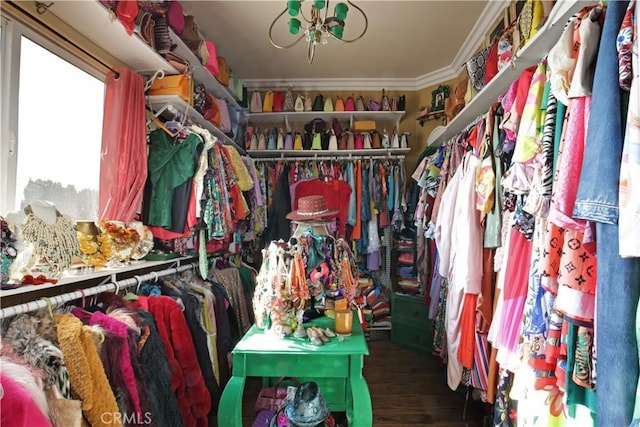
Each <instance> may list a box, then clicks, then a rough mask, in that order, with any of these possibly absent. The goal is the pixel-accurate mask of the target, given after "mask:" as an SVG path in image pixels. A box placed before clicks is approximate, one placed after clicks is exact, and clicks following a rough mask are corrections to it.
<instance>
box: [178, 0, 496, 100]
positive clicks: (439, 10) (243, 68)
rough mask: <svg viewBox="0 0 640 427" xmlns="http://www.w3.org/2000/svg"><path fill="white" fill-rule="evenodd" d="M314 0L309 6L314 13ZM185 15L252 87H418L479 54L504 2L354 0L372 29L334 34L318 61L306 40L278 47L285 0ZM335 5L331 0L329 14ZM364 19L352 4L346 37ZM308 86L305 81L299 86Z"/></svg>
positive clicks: (215, 5) (452, 73)
mask: <svg viewBox="0 0 640 427" xmlns="http://www.w3.org/2000/svg"><path fill="white" fill-rule="evenodd" d="M309 3H311V1H309V0H307V1H305V2H304V3H303V5H302V7H303V8H304V11H305V14H306V15H307V16H308V15H309V13H308V10H309V8H310V4H309ZM182 4H183V9H184V12H185V14H190V15H193V16H194V17H195V21H196V23H197V25H198V29H199V31H200V33H201V34H202V36H203V37H205V38H207V39H210V40H213V41H214V42H215V44H216V50H217V53H218V55H220V56H224V57H225V58H226V59H227V62H228V63H229V64H230V66H231V67H232V69H233V71H234V73H235V74H236V75H237V76H239V77H240V78H242V79H244V80H245V81H247V82H251V83H252V84H251V86H253V87H260V86H272V87H273V86H284V85H287V84H291V83H294V84H297V85H304V86H306V87H321V86H325V87H333V88H335V89H341V88H345V89H346V88H350V89H357V88H365V87H368V86H370V87H376V88H379V87H381V83H382V82H383V83H382V84H384V85H385V86H384V87H387V88H390V89H394V88H395V89H418V88H421V87H426V86H429V85H433V84H437V83H439V82H442V81H444V80H446V79H449V78H453V77H456V76H457V75H458V73H459V68H460V66H461V65H462V64H463V63H464V61H466V60H467V59H468V58H469V57H470V56H471V55H472V54H473V52H475V51H476V50H477V49H478V47H479V46H480V44H481V43H482V41H483V37H484V34H486V31H487V29H488V27H489V25H491V24H492V23H493V22H494V21H495V19H496V17H497V16H499V13H500V11H501V10H502V9H503V8H504V7H505V6H506V5H507V4H508V2H503V1H495V0H490V1H480V0H474V1H458V0H449V1H431V0H422V1H377V0H360V1H357V2H356V5H358V6H359V7H360V8H362V9H363V10H364V12H365V13H366V15H367V18H368V30H367V32H366V34H365V35H364V36H363V37H362V38H361V39H359V40H358V41H356V42H354V43H343V42H339V41H337V40H334V39H330V40H329V43H328V44H327V45H319V46H318V47H317V49H316V53H315V58H314V61H313V63H312V64H309V63H308V62H307V44H306V42H305V41H304V40H303V41H301V42H300V43H298V44H296V45H295V46H294V47H292V48H289V49H277V48H275V47H274V46H272V45H271V43H270V42H269V38H268V33H269V26H270V25H271V23H272V21H273V20H274V19H275V18H276V17H277V16H278V14H279V13H280V12H282V11H283V10H284V9H285V8H286V5H287V1H286V0H278V1H272V0H261V1H255V0H235V1H190V0H183V1H182ZM334 4H335V2H331V6H330V7H331V9H330V10H331V11H332V10H333V7H334V6H333V5H334ZM288 18H289V17H288V14H285V15H284V16H283V17H282V18H280V20H279V21H278V22H277V23H276V25H275V26H274V32H273V34H274V39H275V40H276V41H277V42H278V43H280V44H283V45H284V44H289V43H291V42H292V41H293V40H294V38H293V36H291V35H290V34H289V32H288V25H287V20H288ZM363 27H364V19H363V18H362V17H361V16H360V14H359V13H358V12H357V10H355V8H353V7H350V8H349V13H348V16H347V19H346V26H345V32H344V38H345V39H351V38H354V37H356V36H357V35H358V34H359V33H360V32H361V30H362V28H363ZM301 83H302V84H301Z"/></svg>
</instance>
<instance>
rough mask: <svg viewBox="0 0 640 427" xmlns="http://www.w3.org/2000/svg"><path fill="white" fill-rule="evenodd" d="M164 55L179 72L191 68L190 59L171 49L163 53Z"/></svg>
mask: <svg viewBox="0 0 640 427" xmlns="http://www.w3.org/2000/svg"><path fill="white" fill-rule="evenodd" d="M162 56H163V57H164V59H166V60H167V62H168V63H169V64H170V65H171V66H172V67H173V68H175V69H176V70H178V71H179V72H181V73H186V72H187V71H188V70H189V65H190V64H189V61H188V60H187V59H185V58H183V57H182V56H180V55H178V54H177V53H174V52H171V51H169V52H165V53H163V54H162Z"/></svg>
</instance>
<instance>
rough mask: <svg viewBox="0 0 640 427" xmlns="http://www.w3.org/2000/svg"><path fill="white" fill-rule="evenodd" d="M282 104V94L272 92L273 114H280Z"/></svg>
mask: <svg viewBox="0 0 640 427" xmlns="http://www.w3.org/2000/svg"><path fill="white" fill-rule="evenodd" d="M283 104H284V94H283V93H282V92H280V91H277V92H274V93H273V108H272V110H273V112H274V113H281V112H282V107H283Z"/></svg>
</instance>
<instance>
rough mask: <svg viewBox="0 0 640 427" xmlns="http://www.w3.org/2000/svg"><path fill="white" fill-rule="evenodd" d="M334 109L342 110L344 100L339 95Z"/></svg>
mask: <svg viewBox="0 0 640 427" xmlns="http://www.w3.org/2000/svg"><path fill="white" fill-rule="evenodd" d="M334 109H335V110H336V111H344V101H343V100H342V97H341V96H339V97H337V98H336V105H335V106H334Z"/></svg>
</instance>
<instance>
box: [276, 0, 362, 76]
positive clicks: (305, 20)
mask: <svg viewBox="0 0 640 427" xmlns="http://www.w3.org/2000/svg"><path fill="white" fill-rule="evenodd" d="M304 1H305V0H289V1H287V8H286V9H285V10H283V11H282V13H280V14H279V15H278V16H277V17H276V19H274V20H273V22H272V23H271V26H270V27H269V41H271V44H272V45H274V46H275V47H277V48H278V49H288V48H290V47H293V46H295V45H296V44H298V43H299V42H300V41H301V40H306V42H307V44H308V46H309V48H308V51H307V59H308V61H309V64H311V63H312V62H313V56H314V55H315V52H316V45H318V44H327V43H329V38H333V39H335V40H339V41H341V42H345V43H352V42H355V41H356V40H358V39H360V38H362V36H364V33H366V32H367V27H368V26H369V21H368V19H367V15H366V14H365V13H364V11H363V10H362V9H360V8H359V7H358V6H356V5H355V4H353V3H352V2H351V1H349V0H347V2H346V3H343V2H340V3H337V4H336V6H335V8H334V10H333V13H334V15H333V16H329V9H330V6H329V0H326V1H325V0H308V3H311V11H310V15H308V16H305V14H304V10H303V7H302V5H303V3H304ZM347 3H348V4H349V6H351V7H353V8H354V9H356V10H357V11H358V12H360V14H362V17H363V18H364V29H363V30H362V32H361V33H360V35H359V36H358V37H356V38H354V39H351V40H346V39H344V38H343V37H342V35H343V33H344V26H345V19H346V18H347V12H348V11H349V6H348V5H347ZM287 13H288V15H289V16H290V18H289V20H288V21H287V23H288V25H289V33H291V35H293V36H296V35H298V34H299V33H300V30H301V29H304V32H303V33H302V34H300V35H299V36H298V38H297V39H295V40H294V41H293V43H291V44H288V45H281V44H278V43H276V42H275V41H273V34H272V32H273V27H274V26H275V24H276V22H277V21H278V20H279V19H280V18H282V17H283V16H284V15H285V14H287ZM298 16H300V18H301V19H298V18H297V17H298Z"/></svg>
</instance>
